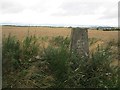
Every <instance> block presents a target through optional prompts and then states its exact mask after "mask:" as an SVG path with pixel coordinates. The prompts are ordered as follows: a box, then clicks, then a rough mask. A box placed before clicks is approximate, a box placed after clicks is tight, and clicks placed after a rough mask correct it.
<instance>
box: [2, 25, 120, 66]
mask: <svg viewBox="0 0 120 90" xmlns="http://www.w3.org/2000/svg"><path fill="white" fill-rule="evenodd" d="M71 29H72V28H67V27H42V26H41V27H40V26H39V27H37V26H36V27H32V26H31V27H27V26H26V27H19V26H3V27H2V36H3V37H4V36H8V35H9V34H11V35H14V36H16V37H17V38H18V39H19V40H22V39H23V38H25V37H26V35H28V32H29V35H35V36H39V37H44V36H47V37H55V36H64V37H66V36H68V37H70V35H71ZM88 38H96V39H98V40H97V42H95V43H94V44H93V45H91V46H90V47H89V50H90V52H93V51H94V50H95V49H96V48H97V46H98V45H103V44H106V43H108V42H109V41H112V40H114V41H115V42H118V31H102V30H90V29H88ZM113 50H114V52H115V53H117V52H118V48H117V47H116V46H115V47H113ZM114 64H118V60H115V62H114Z"/></svg>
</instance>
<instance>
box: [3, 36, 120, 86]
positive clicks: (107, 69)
mask: <svg viewBox="0 0 120 90" xmlns="http://www.w3.org/2000/svg"><path fill="white" fill-rule="evenodd" d="M44 41H46V42H48V43H49V45H48V46H47V48H42V47H40V44H41V42H42V39H40V38H37V37H36V36H35V35H34V36H30V35H28V36H26V37H25V38H24V39H23V41H22V42H21V41H19V40H18V39H17V38H16V37H15V36H11V35H9V36H8V37H4V38H3V47H2V48H3V68H4V67H5V68H4V70H5V71H6V70H7V69H9V68H11V67H12V71H13V73H15V71H16V70H19V69H20V70H22V69H23V68H25V67H27V68H29V67H31V65H37V66H38V67H37V66H36V67H37V69H39V70H40V73H38V72H36V73H37V74H36V73H34V81H36V84H37V85H40V87H57V88H59V87H60V88H65V87H67V88H115V87H118V86H119V82H118V67H117V66H111V65H110V64H111V60H112V57H111V55H112V52H111V45H109V44H108V46H106V47H105V46H104V47H103V46H98V47H97V48H96V52H94V53H92V54H91V55H90V58H89V59H88V60H86V59H83V58H81V57H79V56H78V55H77V54H76V53H71V52H70V38H69V37H65V38H64V37H62V36H57V37H53V38H52V39H50V40H48V38H46V39H45V40H44ZM92 41H93V40H92ZM95 41H96V40H95ZM92 43H93V42H91V44H92ZM110 43H111V42H110ZM41 50H42V53H40V52H41ZM39 54H42V55H39ZM38 56H39V57H40V58H37V59H38V60H37V59H36V58H35V57H38ZM41 56H42V57H41ZM31 60H35V62H36V64H34V63H31V62H29V61H31ZM43 62H45V63H43ZM47 67H48V68H47ZM46 68H47V69H46ZM23 71H26V73H25V75H26V74H27V72H28V71H27V69H25V70H24V69H23ZM48 71H49V72H48ZM9 72H10V71H9ZM9 72H7V73H9ZM48 75H50V76H52V77H53V78H54V80H53V81H52V83H51V82H49V83H47V84H45V83H44V80H43V79H41V77H44V78H45V77H47V76H48ZM13 77H14V76H13ZM21 77H23V78H24V75H23V76H21ZM31 78H33V76H31ZM31 80H32V79H31ZM39 80H43V81H39ZM46 82H47V81H46ZM11 83H15V82H11ZM43 83H44V84H43ZM53 83H54V84H53ZM9 84H10V83H9ZM34 84H35V83H34ZM34 84H33V87H36V86H35V85H34ZM45 85H48V86H45ZM6 87H7V86H6Z"/></svg>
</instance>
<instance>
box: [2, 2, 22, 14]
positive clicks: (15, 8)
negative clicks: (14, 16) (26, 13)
mask: <svg viewBox="0 0 120 90" xmlns="http://www.w3.org/2000/svg"><path fill="white" fill-rule="evenodd" d="M0 4H1V5H0V10H1V12H2V13H3V14H9V13H19V12H21V11H23V10H24V7H23V6H22V5H20V4H19V3H17V2H16V3H15V2H10V1H7V0H6V1H5V0H3V1H2V0H1V1H0Z"/></svg>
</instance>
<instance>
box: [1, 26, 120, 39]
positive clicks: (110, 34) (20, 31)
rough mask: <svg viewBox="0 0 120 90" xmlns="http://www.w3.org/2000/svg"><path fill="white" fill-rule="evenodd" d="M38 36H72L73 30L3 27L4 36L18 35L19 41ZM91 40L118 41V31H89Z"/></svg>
mask: <svg viewBox="0 0 120 90" xmlns="http://www.w3.org/2000/svg"><path fill="white" fill-rule="evenodd" d="M28 30H29V33H30V35H34V34H35V35H36V36H48V37H49V36H50V37H52V36H70V34H71V28H56V27H55V28H50V27H12V26H3V27H2V35H4V34H5V35H8V34H9V33H11V34H12V35H16V36H17V37H18V38H19V39H21V38H24V37H25V36H26V35H27V34H28ZM88 36H89V38H98V39H102V40H104V41H110V40H113V39H114V40H115V41H117V40H118V31H98V30H89V31H88Z"/></svg>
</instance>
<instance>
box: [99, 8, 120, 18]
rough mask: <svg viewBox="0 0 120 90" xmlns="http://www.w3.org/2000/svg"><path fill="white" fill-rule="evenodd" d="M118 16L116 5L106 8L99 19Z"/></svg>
mask: <svg viewBox="0 0 120 90" xmlns="http://www.w3.org/2000/svg"><path fill="white" fill-rule="evenodd" d="M117 17H118V9H117V7H116V8H115V7H114V8H113V7H110V8H108V9H107V10H106V11H105V12H104V13H103V16H101V17H100V18H99V19H117Z"/></svg>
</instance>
